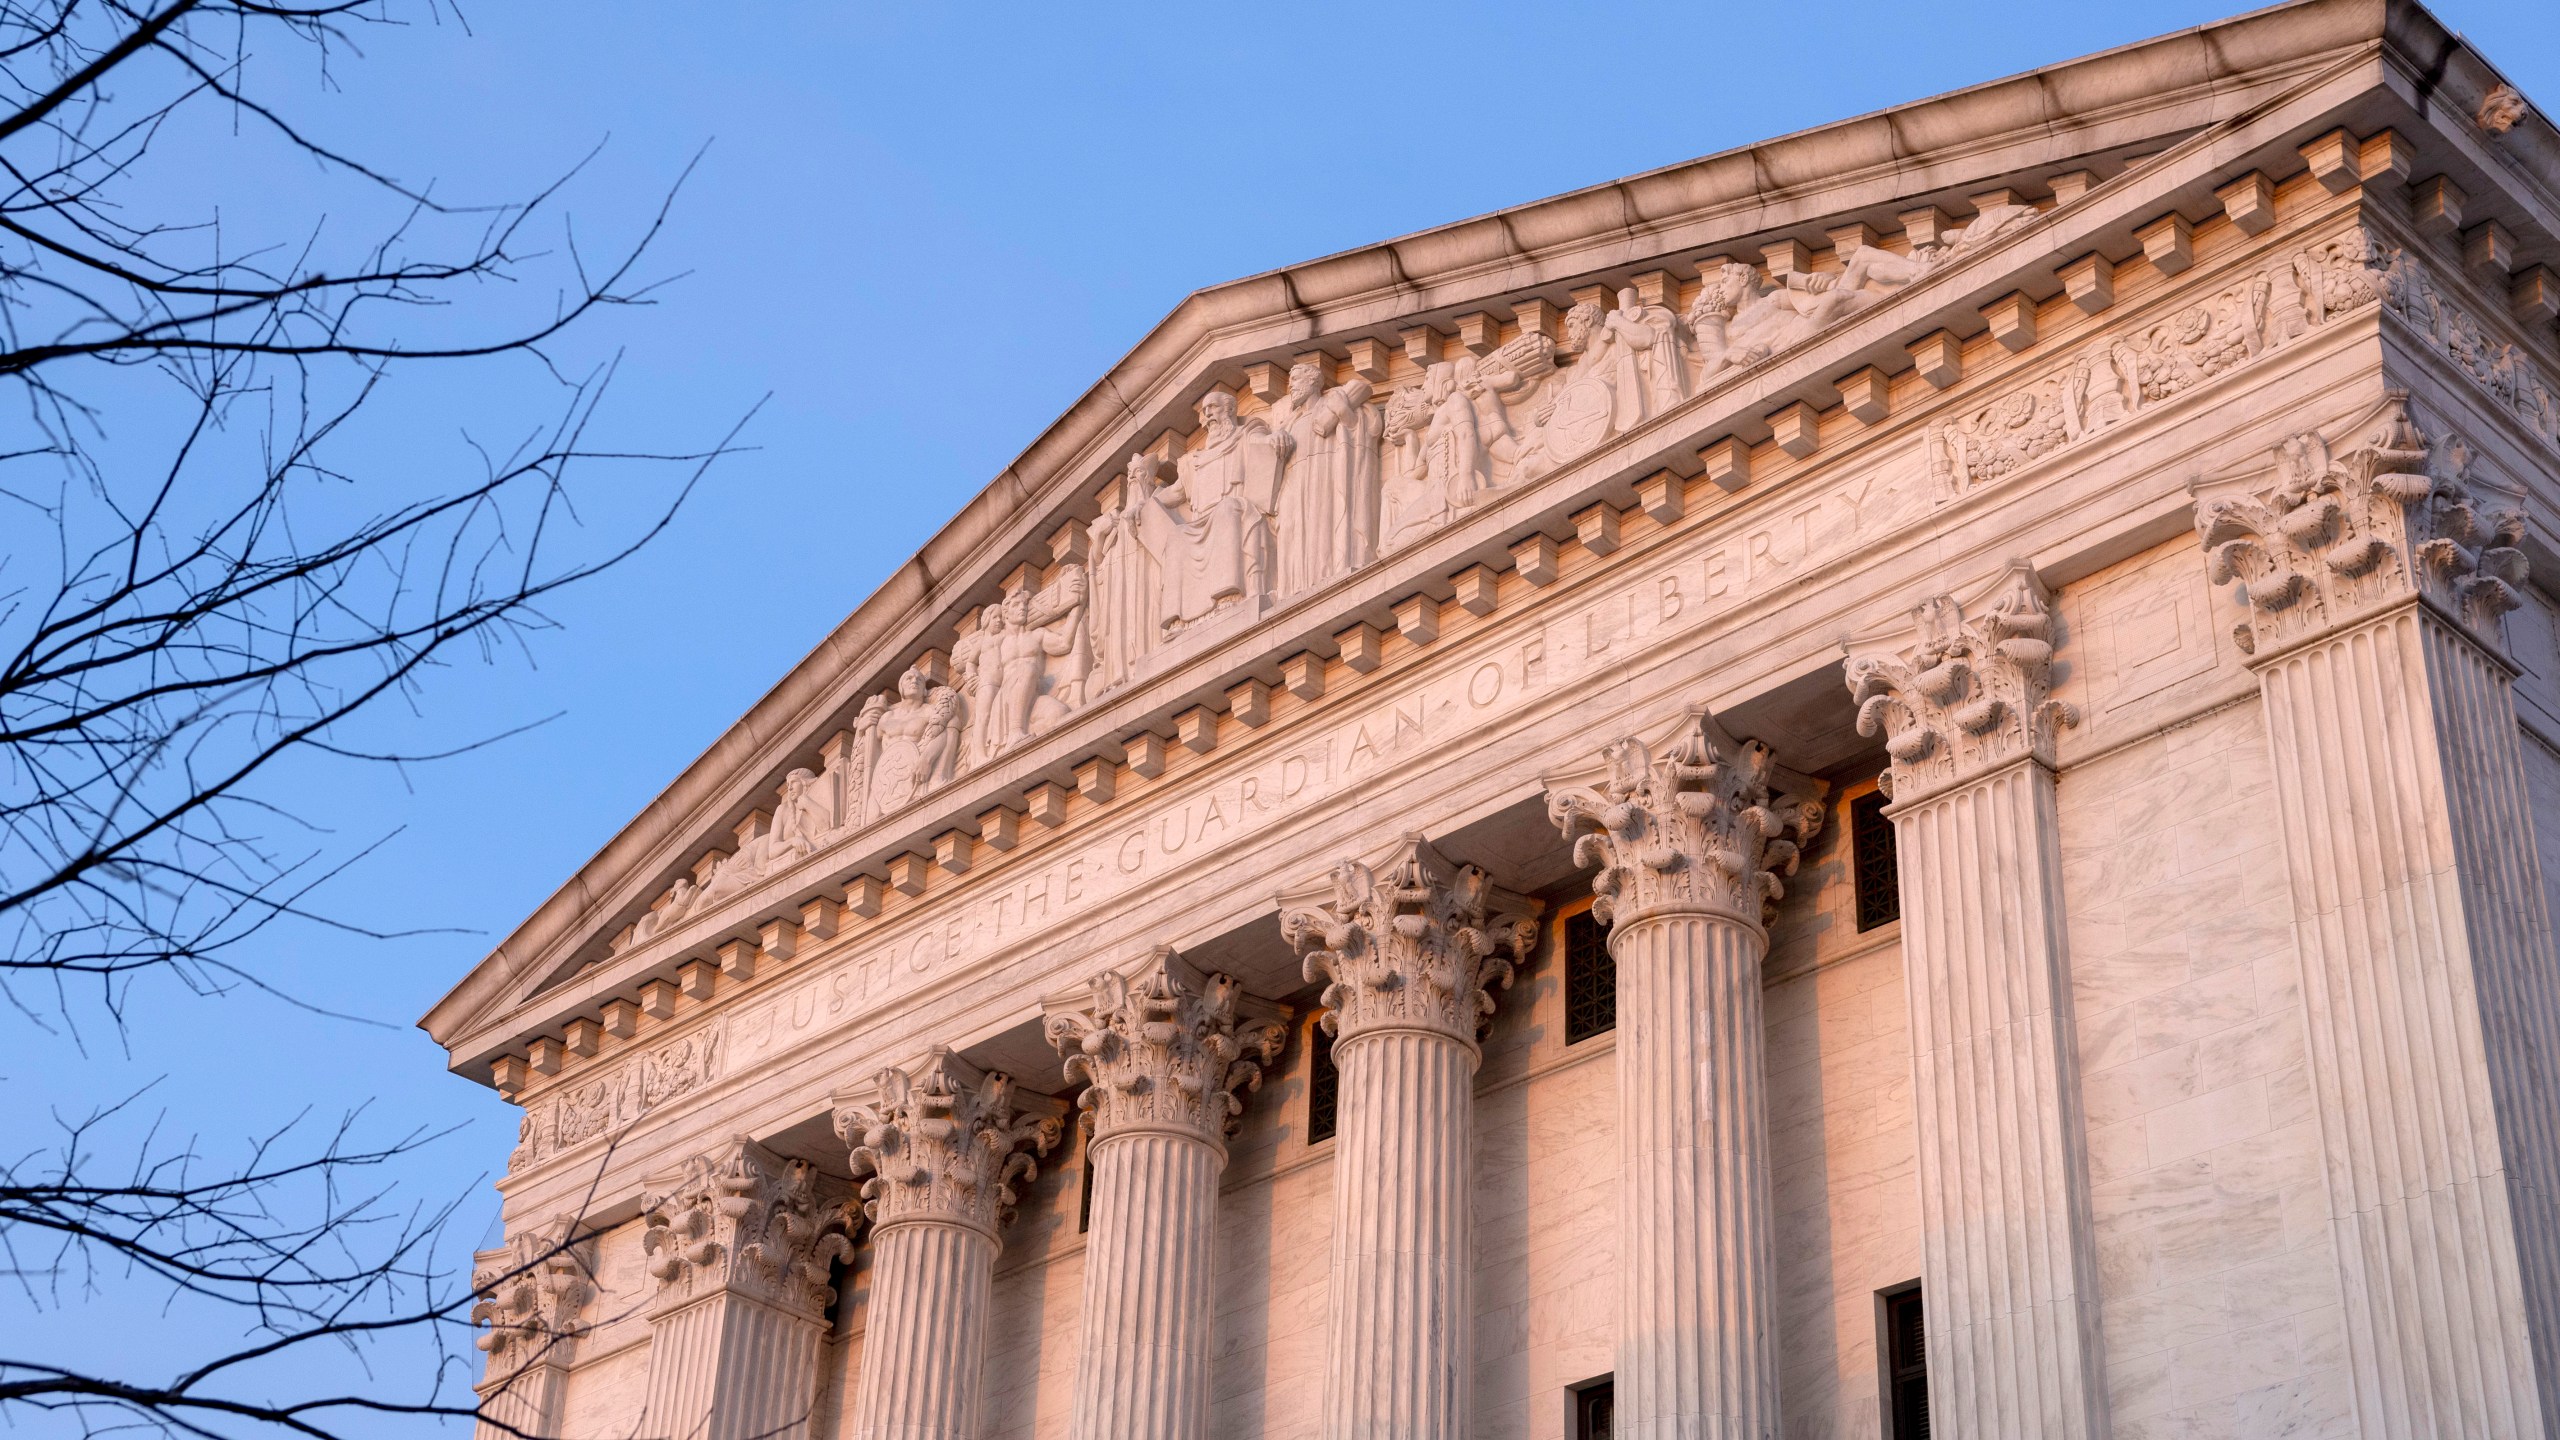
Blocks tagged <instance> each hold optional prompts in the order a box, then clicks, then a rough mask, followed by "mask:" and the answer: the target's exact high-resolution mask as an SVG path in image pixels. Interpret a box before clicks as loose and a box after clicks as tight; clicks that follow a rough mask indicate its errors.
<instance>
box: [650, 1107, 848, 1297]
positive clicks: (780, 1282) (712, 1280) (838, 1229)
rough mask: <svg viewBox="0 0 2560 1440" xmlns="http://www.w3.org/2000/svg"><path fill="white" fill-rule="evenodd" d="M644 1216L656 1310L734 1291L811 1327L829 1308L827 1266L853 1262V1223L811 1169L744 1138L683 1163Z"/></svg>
mask: <svg viewBox="0 0 2560 1440" xmlns="http://www.w3.org/2000/svg"><path fill="white" fill-rule="evenodd" d="M642 1207H643V1208H642V1217H641V1218H642V1223H643V1225H644V1226H645V1228H644V1230H643V1231H642V1233H641V1239H640V1244H641V1249H642V1250H643V1252H645V1253H646V1254H647V1256H648V1268H649V1273H650V1274H651V1275H652V1276H654V1277H656V1279H657V1282H658V1298H657V1305H658V1307H659V1308H660V1309H662V1310H664V1309H671V1308H673V1307H675V1306H677V1305H681V1304H685V1303H687V1302H690V1301H692V1300H694V1299H697V1298H699V1297H701V1296H704V1295H708V1294H711V1293H713V1292H714V1291H717V1290H721V1289H731V1290H736V1291H738V1292H740V1293H742V1294H746V1295H750V1296H753V1297H754V1298H756V1299H759V1300H763V1301H765V1302H767V1303H769V1304H772V1305H776V1306H780V1307H781V1308H783V1309H786V1310H790V1311H794V1312H796V1313H798V1314H801V1315H804V1316H807V1317H809V1318H811V1319H816V1318H818V1317H819V1316H822V1315H824V1314H825V1313H826V1309H827V1307H828V1306H829V1305H832V1304H834V1303H835V1293H836V1292H835V1287H834V1286H833V1285H832V1284H831V1283H830V1271H831V1267H832V1266H833V1264H834V1263H835V1262H836V1261H839V1260H844V1259H848V1258H850V1257H851V1256H852V1254H853V1238H852V1237H853V1231H854V1228H855V1226H856V1224H857V1223H858V1221H859V1216H858V1215H857V1214H856V1212H855V1209H854V1207H853V1206H852V1205H851V1204H849V1203H847V1202H845V1201H842V1200H835V1199H831V1198H830V1197H828V1196H827V1195H826V1194H825V1193H824V1192H823V1191H822V1188H821V1182H820V1180H819V1176H818V1172H817V1171H816V1169H815V1168H814V1167H812V1166H811V1165H810V1164H809V1162H807V1161H805V1160H785V1159H783V1158H782V1157H780V1156H778V1155H775V1154H774V1153H773V1152H772V1151H770V1150H767V1149H765V1148H764V1147H763V1146H762V1145H759V1144H756V1143H755V1142H754V1141H752V1140H746V1139H743V1138H742V1139H738V1140H734V1141H732V1142H730V1143H729V1144H728V1145H726V1146H724V1147H722V1148H721V1149H719V1150H717V1151H714V1152H712V1153H711V1154H708V1155H700V1156H696V1157H695V1158H694V1159H692V1160H691V1161H689V1162H687V1163H686V1165H685V1168H684V1170H683V1173H682V1174H681V1175H680V1176H679V1177H678V1178H677V1180H676V1181H675V1183H674V1184H673V1185H672V1186H671V1187H670V1188H668V1189H666V1190H665V1191H662V1192H657V1193H653V1194H651V1195H649V1196H647V1197H645V1198H644V1199H643V1201H642Z"/></svg>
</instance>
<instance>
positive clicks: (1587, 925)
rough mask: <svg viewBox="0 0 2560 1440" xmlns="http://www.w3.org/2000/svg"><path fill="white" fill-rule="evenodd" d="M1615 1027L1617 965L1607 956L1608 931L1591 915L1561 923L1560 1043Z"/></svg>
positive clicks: (1569, 1042)
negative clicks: (1562, 1020) (1562, 1002)
mask: <svg viewBox="0 0 2560 1440" xmlns="http://www.w3.org/2000/svg"><path fill="white" fill-rule="evenodd" d="M1617 1028H1618V962H1617V961H1616V960H1613V959H1611V958H1610V956H1609V932H1608V931H1607V930H1606V929H1603V928H1602V927H1601V924H1600V922H1599V921H1597V920H1595V919H1593V918H1592V917H1591V912H1590V911H1588V910H1585V911H1583V912H1582V913H1581V914H1579V915H1571V916H1567V917H1566V918H1565V922H1564V1043H1566V1044H1567V1045H1572V1044H1576V1043H1578V1042H1580V1041H1584V1040H1588V1039H1590V1038H1591V1037H1592V1036H1594V1035H1605V1034H1607V1033H1608V1032H1610V1031H1612V1030H1615V1029H1617Z"/></svg>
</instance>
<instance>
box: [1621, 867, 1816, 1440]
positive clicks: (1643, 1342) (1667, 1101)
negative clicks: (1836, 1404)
mask: <svg viewBox="0 0 2560 1440" xmlns="http://www.w3.org/2000/svg"><path fill="white" fill-rule="evenodd" d="M1767 952H1768V937H1767V935H1766V934H1765V933H1764V932H1763V931H1762V930H1761V929H1760V928H1759V927H1758V926H1756V925H1747V924H1744V923H1742V922H1740V921H1738V920H1735V919H1733V918H1731V917H1730V916H1726V915H1720V914H1713V913H1698V912H1690V913H1683V912H1677V911H1674V912H1670V913H1654V914H1649V915H1646V916H1644V917H1642V918H1639V919H1635V920H1631V921H1626V922H1622V923H1621V924H1619V925H1618V926H1616V927H1615V928H1613V929H1612V930H1611V931H1610V935H1609V953H1610V955H1611V957H1612V958H1614V959H1615V960H1616V961H1617V966H1618V1050H1617V1060H1618V1146H1619V1191H1618V1216H1619V1225H1618V1246H1619V1260H1618V1362H1617V1372H1616V1381H1615V1386H1616V1406H1617V1415H1616V1423H1617V1427H1618V1428H1617V1433H1618V1434H1619V1435H1621V1436H1625V1437H1629V1440H1728V1437H1730V1440H1769V1437H1772V1436H1774V1435H1776V1434H1777V1417H1778V1357H1777V1307H1776V1299H1775V1296H1774V1294H1773V1293H1772V1284H1771V1273H1772V1270H1773V1267H1774V1265H1775V1250H1774V1245H1773V1233H1772V1220H1771V1215H1770V1199H1769V1124H1768V1102H1767V1084H1766V1081H1765V1078H1764V1074H1763V1069H1762V1060H1761V1049H1762V1041H1761V1005H1760V966H1761V962H1762V960H1763V959H1764V958H1765V957H1766V955H1767Z"/></svg>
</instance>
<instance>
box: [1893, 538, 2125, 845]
mask: <svg viewBox="0 0 2560 1440" xmlns="http://www.w3.org/2000/svg"><path fill="white" fill-rule="evenodd" d="M1973 609H1974V612H1975V613H1973V614H1970V615H1969V614H1967V613H1966V607H1965V606H1964V605H1963V604H1962V603H1960V602H1959V601H1957V600H1956V598H1955V597H1953V596H1951V595H1937V596H1932V597H1931V598H1929V599H1928V600H1925V601H1923V602H1922V603H1921V604H1920V605H1919V607H1918V608H1917V609H1915V610H1914V611H1913V612H1912V617H1911V618H1912V624H1913V627H1914V629H1915V630H1916V632H1917V635H1916V638H1915V639H1914V641H1913V642H1912V643H1911V645H1910V646H1909V647H1908V648H1906V649H1902V650H1899V651H1892V652H1887V653H1883V654H1868V655H1856V654H1853V655H1851V656H1850V658H1849V662H1848V681H1849V693H1850V698H1852V699H1853V700H1855V701H1856V702H1857V706H1858V733H1859V734H1861V735H1873V734H1876V733H1877V732H1878V731H1880V730H1881V731H1882V732H1883V733H1884V736H1885V751H1886V753H1887V754H1889V755H1891V756H1892V757H1893V767H1892V769H1891V770H1889V771H1888V772H1886V776H1885V780H1884V788H1885V790H1886V793H1888V794H1890V795H1891V796H1893V797H1894V798H1895V799H1896V800H1899V801H1902V802H1904V803H1909V802H1911V801H1915V800H1920V799H1923V798H1925V797H1927V796H1930V795H1934V794H1936V793H1938V792H1940V791H1942V790H1947V789H1950V788H1952V787H1954V786H1956V785H1959V784H1962V783H1963V782H1965V781H1967V780H1970V779H1972V778H1973V777H1975V776H1977V775H1980V774H1983V773H1985V772H1987V771H1990V770H1994V769H1997V768H1999V767H2000V766H2002V765H2006V764H2008V763H2009V762H2010V761H2012V760H2016V759H2019V758H2020V757H2032V758H2033V759H2035V760H2036V761H2037V762H2038V763H2040V764H2043V765H2044V766H2046V767H2047V768H2051V767H2053V766H2054V765H2055V763H2056V762H2055V758H2054V742H2055V737H2056V736H2057V735H2058V734H2059V732H2060V731H2061V730H2062V729H2063V728H2065V727H2067V726H2071V725H2076V724H2078V723H2080V715H2079V712H2078V711H2077V710H2075V709H2073V708H2072V707H2071V706H2070V705H2069V704H2067V703H2065V702H2063V701H2060V700H2055V699H2053V698H2051V691H2052V685H2053V606H2052V602H2051V601H2050V600H2049V599H2048V598H2047V596H2046V594H2045V590H2044V586H2043V583H2042V582H2041V581H2039V580H2037V578H2036V575H2035V571H2034V570H2032V569H2030V568H2028V567H2027V566H2024V565H2020V566H2016V567H2014V568H2012V569H2011V570H2010V571H2009V572H2008V573H2007V574H2006V575H2004V576H2002V577H2001V579H2000V580H1999V581H1998V582H1997V584H1996V586H1995V588H1994V589H1993V591H1992V593H1991V595H1990V596H1989V598H1988V599H1987V600H1985V601H1983V602H1981V603H1979V604H1977V605H1975V606H1974V607H1973Z"/></svg>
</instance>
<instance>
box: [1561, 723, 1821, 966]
mask: <svg viewBox="0 0 2560 1440" xmlns="http://www.w3.org/2000/svg"><path fill="white" fill-rule="evenodd" d="M1601 753H1602V757H1603V759H1604V760H1605V762H1606V763H1607V766H1608V775H1607V778H1605V779H1604V780H1602V781H1601V782H1600V783H1599V784H1597V785H1591V786H1568V787H1562V788H1557V789H1553V790H1550V791H1549V792H1548V794H1547V816H1548V818H1549V819H1550V820H1552V821H1554V822H1555V824H1556V826H1557V827H1558V828H1559V829H1561V830H1563V831H1564V833H1565V834H1566V836H1567V837H1569V838H1571V839H1572V840H1573V842H1574V846H1573V854H1574V862H1575V863H1576V864H1579V865H1588V866H1596V867H1598V869H1599V871H1600V873H1599V875H1598V876H1597V877H1595V878H1594V879H1593V881H1592V885H1591V889H1592V896H1593V899H1592V913H1593V914H1594V915H1596V916H1598V917H1599V919H1600V922H1601V923H1602V924H1617V925H1623V924H1627V923H1630V922H1632V921H1635V920H1639V919H1643V918H1645V917H1647V916H1650V915H1655V914H1661V913H1667V912H1675V911H1711V912H1715V913H1720V914H1723V915H1726V916H1728V917H1730V918H1732V919H1735V920H1738V921H1741V922H1743V923H1745V924H1750V925H1759V924H1765V923H1766V921H1767V918H1768V915H1769V912H1770V911H1771V909H1772V908H1773V907H1774V906H1775V905H1776V904H1777V902H1778V900H1779V899H1780V898H1781V897H1783V896H1784V895H1785V894H1786V887H1785V883H1784V880H1785V877H1787V876H1790V875H1793V874H1794V873H1795V870H1796V863H1797V859H1798V855H1799V852H1800V850H1801V847H1802V846H1803V845H1804V844H1805V843H1806V842H1807V841H1808V840H1810V839H1811V838H1812V837H1813V836H1814V835H1815V834H1816V833H1818V832H1819V831H1820V829H1821V828H1822V814H1823V811H1822V796H1823V794H1824V793H1825V791H1826V789H1827V787H1826V786H1824V785H1823V783H1822V782H1821V781H1818V780H1812V779H1808V778H1806V777H1804V776H1799V775H1796V774H1795V773H1794V772H1792V771H1788V770H1786V769H1784V768H1783V767H1781V766H1780V765H1779V764H1778V763H1777V759H1776V757H1775V756H1774V755H1772V754H1771V752H1770V750H1769V747H1768V746H1766V745H1764V744H1762V743H1760V742H1759V741H1757V740H1742V741H1737V740H1735V739H1734V738H1733V737H1731V736H1729V735H1727V734H1725V733H1724V729H1723V727H1721V726H1719V725H1717V724H1716V723H1715V721H1714V720H1713V719H1711V718H1709V717H1708V716H1706V715H1704V714H1700V715H1698V716H1696V717H1694V718H1693V719H1692V720H1691V721H1690V722H1689V723H1688V724H1686V725H1685V726H1684V727H1683V728H1682V731H1681V733H1680V735H1679V737H1678V738H1677V739H1676V740H1675V741H1674V742H1673V743H1672V744H1671V746H1670V747H1669V748H1668V750H1666V751H1665V752H1664V753H1663V754H1661V755H1660V756H1658V757H1657V756H1656V755H1655V753H1654V749H1653V747H1652V746H1651V745H1649V744H1647V743H1646V742H1644V741H1643V740H1640V739H1637V738H1635V737H1633V736H1629V737H1628V738H1626V739H1622V740H1619V741H1617V742H1615V743H1613V744H1611V745H1608V746H1606V747H1605V748H1604V749H1603V750H1602V752H1601Z"/></svg>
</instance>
